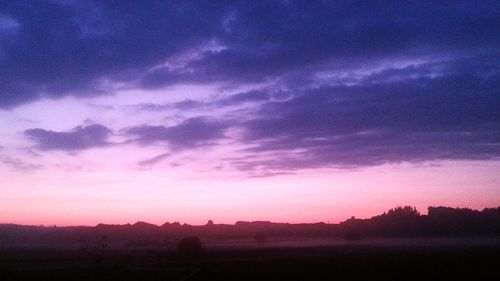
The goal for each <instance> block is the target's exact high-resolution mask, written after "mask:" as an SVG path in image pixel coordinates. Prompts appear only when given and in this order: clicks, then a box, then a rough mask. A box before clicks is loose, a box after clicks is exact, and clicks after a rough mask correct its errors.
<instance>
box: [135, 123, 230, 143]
mask: <svg viewBox="0 0 500 281" xmlns="http://www.w3.org/2000/svg"><path fill="white" fill-rule="evenodd" d="M228 126H229V124H226V123H225V122H223V121H219V120H212V119H209V118H206V117H195V118H190V119H187V120H184V121H183V122H181V123H180V124H178V125H175V126H170V127H165V126H150V125H143V126H136V127H132V128H128V129H126V132H127V133H128V134H130V135H132V136H135V137H136V139H135V140H136V141H137V142H140V143H146V144H148V143H152V142H167V143H169V144H171V145H173V146H176V147H183V148H195V147H197V146H200V145H206V144H210V143H212V142H214V141H216V140H219V139H222V138H224V130H225V129H226V128H228Z"/></svg>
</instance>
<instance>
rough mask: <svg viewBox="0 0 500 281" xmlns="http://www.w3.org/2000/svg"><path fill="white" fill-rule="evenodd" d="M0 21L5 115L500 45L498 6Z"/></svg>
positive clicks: (218, 9) (245, 5)
mask: <svg viewBox="0 0 500 281" xmlns="http://www.w3.org/2000/svg"><path fill="white" fill-rule="evenodd" d="M0 11H2V15H0V21H1V22H0V26H2V28H0V38H1V40H0V50H1V52H0V94H1V96H0V107H4V108H5V107H12V106H15V105H18V104H22V103H27V102H30V101H33V100H36V99H38V98H39V97H41V96H48V97H60V96H64V95H75V96H78V97H81V96H92V95H99V94H107V93H110V91H111V90H110V89H109V88H108V86H107V85H108V84H109V82H121V83H128V84H129V85H135V86H136V87H144V88H154V87H160V86H164V85H171V84H174V83H208V82H227V83H238V82H265V81H275V80H276V79H281V78H283V77H287V76H292V77H300V76H302V74H304V73H306V74H311V73H314V72H316V71H318V70H320V69H340V70H345V69H346V68H347V69H349V68H353V67H354V68H355V67H359V68H363V67H365V66H367V65H368V64H370V63H372V62H373V61H379V60H395V59H400V58H404V59H412V58H419V57H429V56H441V55H443V54H444V55H452V56H458V57H461V56H464V54H470V53H488V54H492V53H498V50H499V44H500V37H499V36H498V18H499V17H500V9H498V5H497V4H496V1H481V2H472V1H471V2H467V1H465V2H460V3H457V2H456V1H439V3H437V2H436V1H410V2H408V1H405V2H401V1H393V2H386V3H384V4H381V3H370V2H366V1H343V2H338V1H335V2H330V1H307V2H304V1H258V2H255V1H253V2H251V3H250V2H248V1H233V2H230V3H229V2H228V3H224V4H221V3H218V2H196V3H191V2H186V1H168V2H165V1H81V2H80V1H76V2H73V1H72V2H70V3H67V4H64V2H53V1H21V2H19V1H2V2H1V3H0ZM186 54H192V55H191V56H189V55H186ZM297 73H298V74H297ZM299 75H300V76H299Z"/></svg>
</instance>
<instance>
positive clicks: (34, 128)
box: [0, 0, 500, 225]
mask: <svg viewBox="0 0 500 281" xmlns="http://www.w3.org/2000/svg"><path fill="white" fill-rule="evenodd" d="M499 30H500V5H499V4H498V1H479V2H478V1H450V2H446V1H384V2H383V3H382V2H379V1H286V0H283V1H56V0H54V1H0V222H13V223H27V224H58V225H70V224H89V225H92V224H96V223H98V222H105V223H127V222H134V221H136V220H145V221H149V222H152V223H158V224H161V223H163V222H165V221H181V222H188V223H193V224H200V223H204V222H206V221H207V220H208V219H213V220H214V221H215V222H216V223H222V222H224V223H234V222H235V221H237V220H272V221H287V222H315V221H325V222H338V221H341V220H344V219H346V218H348V217H350V216H352V215H354V216H357V217H370V216H372V215H376V214H378V213H380V212H383V211H384V210H387V209H389V208H391V207H394V206H396V205H400V204H411V205H414V206H417V207H418V208H419V209H420V210H421V211H424V212H425V208H426V207H427V206H429V205H447V206H452V207H456V206H460V207H472V208H484V207H492V206H498V205H500V173H499V172H500V157H499V156H500V90H499V89H500V34H499Z"/></svg>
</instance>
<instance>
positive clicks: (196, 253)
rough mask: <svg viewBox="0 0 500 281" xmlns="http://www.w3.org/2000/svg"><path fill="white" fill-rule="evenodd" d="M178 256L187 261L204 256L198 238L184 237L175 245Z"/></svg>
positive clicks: (203, 250)
mask: <svg viewBox="0 0 500 281" xmlns="http://www.w3.org/2000/svg"><path fill="white" fill-rule="evenodd" d="M177 251H178V252H179V255H180V256H181V257H183V258H187V259H198V258H202V257H203V256H204V255H205V249H204V248H203V246H202V244H201V241H200V238H198V237H196V236H186V237H184V238H182V239H181V240H180V241H179V242H178V243H177Z"/></svg>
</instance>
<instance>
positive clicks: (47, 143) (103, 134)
mask: <svg viewBox="0 0 500 281" xmlns="http://www.w3.org/2000/svg"><path fill="white" fill-rule="evenodd" d="M24 134H25V135H26V136H28V137H29V138H30V139H32V140H33V141H35V142H36V144H37V147H38V148H39V149H40V150H65V151H78V150H83V149H89V148H94V147H102V146H106V145H109V144H110V143H108V142H107V138H108V137H109V135H110V134H111V130H110V129H108V128H106V127H104V126H102V125H99V124H94V125H89V126H85V127H82V126H78V127H76V128H74V129H73V130H71V131H69V132H55V131H49V130H44V129H39V128H37V129H28V130H26V131H24Z"/></svg>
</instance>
